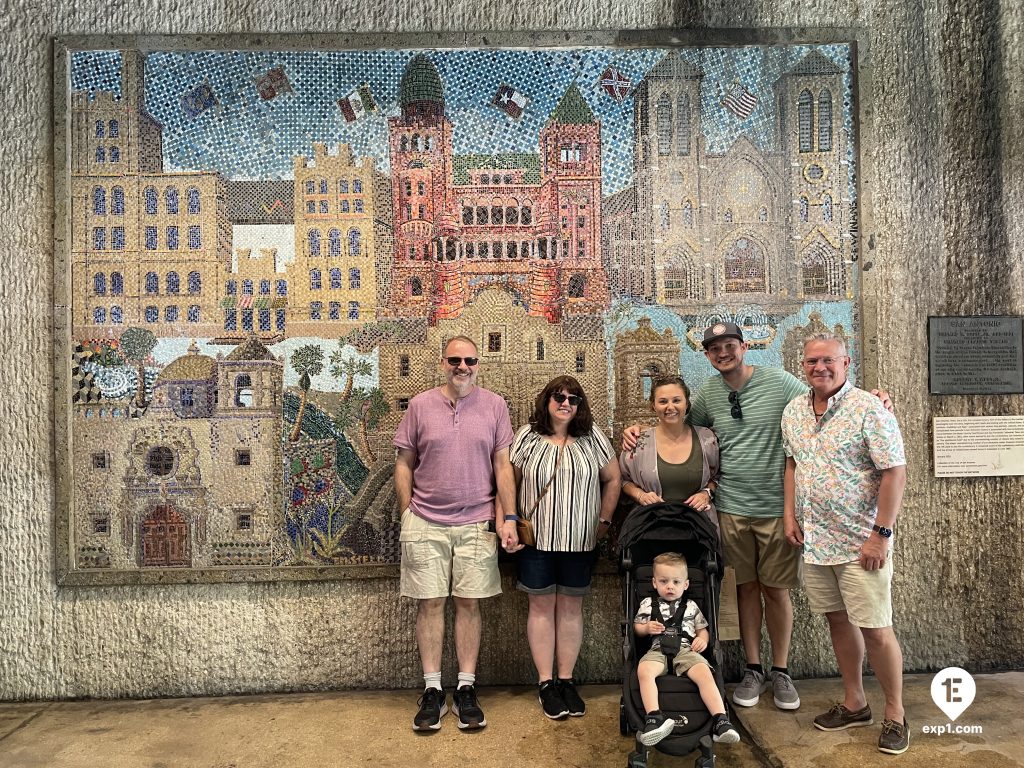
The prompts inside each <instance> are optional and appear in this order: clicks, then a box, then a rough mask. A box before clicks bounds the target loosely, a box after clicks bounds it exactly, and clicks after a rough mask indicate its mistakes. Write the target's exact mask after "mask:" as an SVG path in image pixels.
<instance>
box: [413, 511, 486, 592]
mask: <svg viewBox="0 0 1024 768" xmlns="http://www.w3.org/2000/svg"><path fill="white" fill-rule="evenodd" d="M487 527H488V526H487V523H486V522H484V523H469V524H467V525H439V524H437V523H431V522H429V521H427V520H424V519H423V518H422V517H419V516H418V515H414V514H413V513H412V512H410V511H409V510H408V509H407V510H405V511H404V512H403V513H402V532H401V534H400V536H399V540H400V541H401V544H402V567H401V592H402V595H403V596H405V597H412V598H416V599H417V600H427V599H430V598H434V597H448V595H449V594H451V595H454V596H455V597H492V596H493V595H499V594H501V575H500V574H499V573H498V545H497V536H495V535H494V534H493V533H492V532H490V531H488V530H487Z"/></svg>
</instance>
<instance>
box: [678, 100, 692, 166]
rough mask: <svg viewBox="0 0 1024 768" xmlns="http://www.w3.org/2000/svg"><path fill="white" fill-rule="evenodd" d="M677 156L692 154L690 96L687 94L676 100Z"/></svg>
mask: <svg viewBox="0 0 1024 768" xmlns="http://www.w3.org/2000/svg"><path fill="white" fill-rule="evenodd" d="M676 154H677V155H683V156H686V155H689V154H690V96H689V94H686V93H681V94H679V98H678V99H676Z"/></svg>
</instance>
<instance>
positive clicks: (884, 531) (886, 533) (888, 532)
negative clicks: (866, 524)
mask: <svg viewBox="0 0 1024 768" xmlns="http://www.w3.org/2000/svg"><path fill="white" fill-rule="evenodd" d="M871 530H872V531H874V532H875V533H877V534H878V535H879V536H881V537H882V538H883V539H888V538H889V537H890V536H892V528H883V527H882V526H881V525H872V526H871Z"/></svg>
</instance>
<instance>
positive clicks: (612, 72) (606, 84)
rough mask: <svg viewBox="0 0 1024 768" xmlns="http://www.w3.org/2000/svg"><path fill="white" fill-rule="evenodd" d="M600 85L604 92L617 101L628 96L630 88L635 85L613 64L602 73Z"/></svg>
mask: <svg viewBox="0 0 1024 768" xmlns="http://www.w3.org/2000/svg"><path fill="white" fill-rule="evenodd" d="M600 85H601V87H602V88H603V89H604V92H605V93H607V94H608V95H609V96H611V97H612V98H613V99H615V100H616V101H622V100H623V99H624V98H626V97H627V96H628V95H629V89H630V88H632V87H633V83H632V82H631V81H630V79H629V78H628V77H626V76H625V75H624V74H622V73H621V72H619V70H617V69H616V68H615V67H611V66H610V67H608V68H607V69H605V71H604V72H602V73H601V82H600Z"/></svg>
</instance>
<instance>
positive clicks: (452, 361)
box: [444, 357, 480, 368]
mask: <svg viewBox="0 0 1024 768" xmlns="http://www.w3.org/2000/svg"><path fill="white" fill-rule="evenodd" d="M444 360H445V362H446V363H448V365H450V366H452V368H457V367H458V366H459V365H461V364H462V361H463V360H465V361H466V365H468V366H470V367H471V368H472V367H473V366H474V365H476V364H477V363H479V362H480V358H479V357H446V358H445V359H444Z"/></svg>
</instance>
